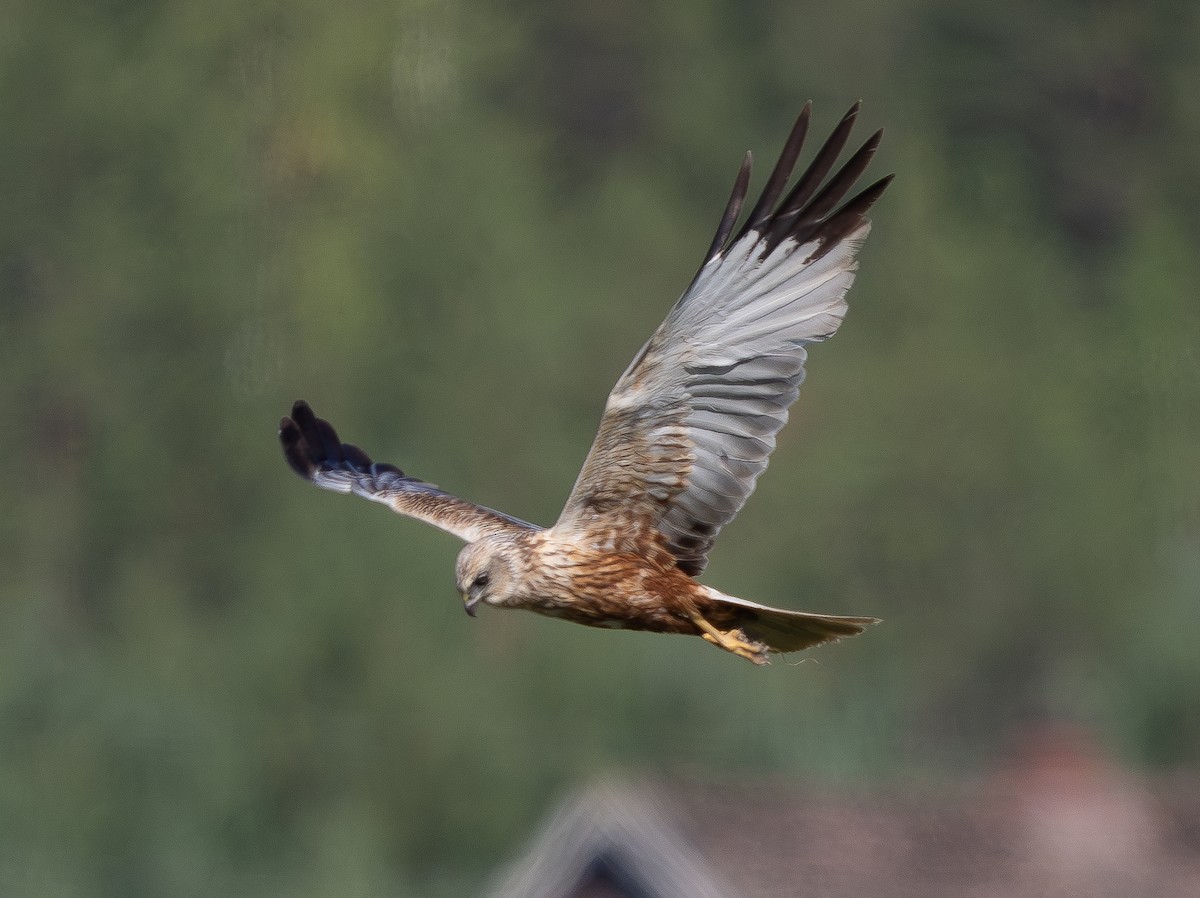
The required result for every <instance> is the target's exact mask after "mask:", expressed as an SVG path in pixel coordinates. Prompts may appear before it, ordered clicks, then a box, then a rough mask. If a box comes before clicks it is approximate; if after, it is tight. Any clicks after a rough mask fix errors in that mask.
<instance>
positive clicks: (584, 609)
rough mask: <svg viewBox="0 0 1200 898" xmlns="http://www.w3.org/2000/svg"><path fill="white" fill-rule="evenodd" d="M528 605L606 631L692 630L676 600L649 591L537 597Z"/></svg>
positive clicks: (545, 612) (544, 612) (532, 609)
mask: <svg viewBox="0 0 1200 898" xmlns="http://www.w3.org/2000/svg"><path fill="white" fill-rule="evenodd" d="M525 607H527V608H528V609H529V610H530V611H536V612H537V613H538V614H544V615H546V616H547V617H556V618H559V619H560V620H568V621H572V622H574V623H577V624H583V625H584V626H588V627H602V628H604V629H607V630H649V631H652V632H656V633H690V632H692V629H693V628H692V627H690V626H689V624H688V621H687V619H686V617H684V616H682V615H681V614H680V613H679V612H678V611H677V610H676V609H675V608H674V603H672V602H668V601H664V600H663V598H662V597H661V596H655V595H650V594H646V593H626V594H622V595H603V596H597V595H588V594H582V595H570V596H555V597H554V598H552V599H548V600H536V599H535V600H533V601H531V602H529V603H528V604H527V605H526V606H525Z"/></svg>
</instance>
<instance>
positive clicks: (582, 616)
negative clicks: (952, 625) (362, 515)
mask: <svg viewBox="0 0 1200 898" xmlns="http://www.w3.org/2000/svg"><path fill="white" fill-rule="evenodd" d="M856 113H857V106H856V107H855V108H854V109H852V110H851V111H850V113H849V114H847V116H846V117H845V118H843V120H842V122H841V124H839V126H838V128H837V129H836V130H835V131H834V134H833V136H832V137H831V138H830V139H829V140H828V141H827V142H826V143H825V145H824V146H823V147H822V149H821V150H820V151H819V152H818V154H817V156H816V158H815V159H814V161H813V162H812V164H811V165H810V166H809V168H808V170H807V171H806V172H805V173H804V174H803V175H802V176H801V177H800V179H799V180H798V181H797V182H796V184H795V186H793V187H792V189H791V191H790V192H789V193H788V194H787V196H785V197H783V199H782V200H780V196H781V195H782V193H783V188H784V186H785V185H786V182H787V181H788V179H789V177H790V174H791V170H792V167H793V165H794V163H795V161H796V157H797V155H798V154H799V151H800V147H801V144H802V142H803V138H804V135H805V132H806V130H807V126H808V116H809V108H808V107H807V106H806V107H805V109H804V112H803V113H801V116H800V119H799V120H798V121H797V123H796V127H795V128H794V129H793V131H792V134H791V137H790V138H789V140H788V142H787V145H786V146H785V147H784V151H783V154H782V156H781V158H780V161H779V163H778V164H777V165H776V167H775V170H774V172H773V173H772V175H771V177H770V178H769V179H768V182H767V185H766V187H765V188H764V191H763V195H762V197H761V198H760V200H759V201H758V203H757V204H756V205H755V207H754V209H753V210H752V211H751V212H750V213H749V216H748V218H747V221H746V222H745V224H744V225H743V227H742V229H741V230H740V231H739V232H738V233H737V234H736V235H734V236H732V237H731V235H732V234H733V228H734V226H735V225H736V223H737V219H738V215H739V212H740V210H741V205H742V201H743V200H744V198H745V194H746V188H747V184H748V180H749V173H750V170H749V156H748V155H747V159H746V162H745V163H744V164H743V166H742V170H741V172H740V173H739V175H738V179H737V182H736V184H735V186H734V192H733V195H732V196H731V197H730V201H729V204H728V205H727V207H726V210H725V214H724V215H723V216H722V219H721V224H720V225H719V227H718V229H717V234H716V237H715V238H714V240H713V244H712V246H711V248H710V249H709V252H708V254H707V255H706V257H705V261H704V264H703V265H702V267H701V269H700V271H699V273H698V274H697V275H696V278H695V280H694V281H693V282H692V285H691V286H690V287H689V288H688V290H686V291H685V292H684V294H683V296H682V297H681V298H680V299H679V301H678V302H677V303H676V304H675V306H674V308H672V310H671V312H670V314H668V316H667V319H666V321H664V322H663V324H662V326H661V327H660V328H659V329H658V330H657V331H656V332H655V333H654V334H653V335H652V336H651V338H650V340H649V341H648V342H647V343H646V345H645V346H644V347H643V348H642V350H641V351H640V352H639V353H638V355H637V356H636V357H635V358H634V360H633V362H632V363H631V364H630V366H629V368H628V369H627V370H626V372H625V374H624V375H622V377H621V378H620V380H619V381H618V382H617V385H616V387H614V388H613V391H612V393H611V394H610V396H609V399H608V403H607V405H606V406H605V413H604V417H603V419H602V421H601V425H600V430H599V433H598V434H597V435H596V440H595V442H594V443H593V445H592V449H591V452H590V453H589V454H588V457H587V460H586V461H585V462H584V466H583V469H582V471H581V472H580V475H579V479H578V480H577V482H576V484H575V487H574V489H573V490H572V491H571V495H570V497H569V498H568V500H567V503H566V506H565V508H564V509H563V512H562V514H561V515H560V517H559V520H558V522H557V523H556V524H555V525H554V526H553V527H550V528H548V529H542V528H540V527H538V526H536V525H534V524H529V523H527V522H525V521H521V520H518V519H516V518H513V517H510V516H508V515H504V514H502V513H500V512H496V511H492V510H491V509H487V508H483V507H482V506H478V505H475V504H473V503H470V502H467V501H465V500H463V499H460V498H458V497H456V496H452V495H450V494H448V493H445V492H443V491H441V490H439V489H438V488H437V487H434V486H432V485H431V484H428V483H424V482H423V481H420V480H417V479H416V478H413V477H410V476H408V475H406V474H405V473H404V472H402V471H401V470H400V469H399V468H396V467H394V466H392V465H386V464H378V463H375V462H373V461H372V460H371V459H370V457H369V456H367V455H366V453H364V452H363V451H362V450H361V449H359V448H357V447H356V446H352V445H350V444H348V443H342V442H341V440H340V439H339V437H338V436H337V433H336V432H335V431H334V429H333V428H332V427H331V426H330V425H329V424H328V423H327V422H325V421H322V420H321V419H319V418H317V417H316V416H315V415H314V414H313V413H312V411H311V409H309V407H308V406H307V404H305V403H304V402H297V403H296V404H295V406H294V407H293V409H292V414H291V417H289V418H284V419H283V421H282V422H281V424H280V439H281V441H282V443H283V448H284V454H285V455H286V457H287V459H288V461H289V463H290V464H291V466H292V467H293V469H294V470H296V472H297V473H299V474H300V475H301V476H302V477H305V478H306V479H309V480H311V481H312V482H313V483H315V484H316V485H317V486H320V487H323V488H325V489H330V490H335V491H338V492H352V493H355V494H357V495H361V496H363V497H365V498H369V499H372V500H374V501H377V502H382V503H384V504H387V505H389V506H390V507H391V508H392V509H393V510H395V511H397V512H399V513H401V514H405V515H408V516H411V517H415V518H418V519H420V520H424V521H426V522H428V523H431V524H434V525H435V526H438V527H441V528H442V529H444V530H447V531H449V532H451V533H454V534H455V535H457V536H459V537H460V538H462V539H464V540H466V542H467V546H466V547H465V548H464V549H463V550H462V552H461V553H460V555H459V558H458V562H457V565H456V580H457V585H458V589H459V591H460V593H462V595H463V599H464V602H465V604H466V608H467V611H468V612H469V613H470V614H472V615H474V613H475V610H476V607H477V606H478V605H479V604H481V603H482V604H486V605H491V606H493V607H499V608H524V609H527V610H530V611H535V612H538V613H540V614H545V615H549V616H551V617H558V618H562V619H564V620H569V621H574V622H575V623H580V624H585V625H588V626H593V627H605V628H613V629H631V630H649V631H653V632H661V633H682V634H689V635H696V636H700V637H702V638H704V639H705V640H707V641H709V642H711V643H713V644H714V645H717V646H719V647H721V648H723V649H726V650H727V651H730V652H733V653H734V654H737V655H739V656H741V657H744V658H747V659H748V660H751V661H754V662H756V663H765V662H766V660H767V654H768V652H772V651H774V652H790V651H798V650H800V649H803V648H807V647H809V646H812V645H816V644H819V643H821V642H827V641H831V640H836V639H838V638H841V637H844V636H852V635H855V634H857V633H859V632H861V631H862V630H863V628H864V627H866V626H867V625H869V624H871V623H874V622H875V620H874V618H869V617H841V616H834V615H820V614H810V613H807V612H799V611H788V610H784V609H778V608H769V607H767V606H763V605H757V604H755V603H753V602H748V601H746V600H744V599H738V598H734V597H732V596H727V595H725V594H723V593H721V592H718V591H717V590H715V589H713V588H711V587H709V586H705V585H703V584H701V583H700V582H698V581H697V580H696V579H695V575H697V574H699V573H700V572H701V571H703V569H704V566H705V564H706V563H707V556H708V552H709V550H710V549H711V547H712V544H713V541H714V540H715V539H716V536H717V534H718V533H719V532H720V529H721V528H722V527H723V526H724V525H725V524H726V523H728V522H729V521H730V520H731V519H732V518H733V517H734V515H736V514H737V512H738V511H739V510H740V509H741V507H742V505H743V504H744V503H745V501H746V498H747V497H748V496H749V495H750V493H751V492H752V491H753V489H754V486H755V483H756V481H757V479H758V476H759V475H760V474H761V473H762V471H763V470H764V469H765V468H766V465H767V458H768V456H769V455H770V453H771V451H772V450H773V449H774V445H775V434H776V433H777V432H778V431H779V429H780V428H781V427H782V426H783V425H784V423H785V422H786V420H787V410H788V407H789V406H790V405H791V404H792V403H793V402H794V401H795V399H796V397H797V395H798V393H799V387H800V383H801V382H802V381H803V379H804V361H805V359H806V357H807V352H806V349H805V347H806V346H807V345H809V344H812V343H816V342H820V341H822V340H824V339H826V338H827V337H829V336H830V335H832V334H833V332H834V331H835V330H836V329H837V327H838V325H839V324H840V323H841V320H842V317H843V315H844V314H845V309H846V304H845V300H844V295H845V292H846V290H847V289H849V286H850V283H851V281H852V280H853V276H854V270H855V268H856V267H857V265H856V262H855V261H854V256H855V252H856V250H857V248H858V245H859V244H860V243H861V242H862V240H863V238H865V237H866V234H867V231H868V230H869V227H870V225H869V222H868V221H867V219H866V218H865V213H866V211H867V209H869V208H870V206H871V204H872V203H874V201H875V200H876V199H878V197H879V195H880V194H881V193H882V192H883V189H884V188H885V187H886V186H887V183H888V182H889V181H890V177H889V178H885V179H883V180H881V181H879V182H876V183H875V184H873V185H871V186H870V187H868V188H867V189H866V190H864V191H862V192H861V193H859V194H858V195H857V196H855V197H853V198H851V199H849V200H847V201H845V202H842V200H843V198H844V196H845V194H846V193H847V192H848V191H849V189H850V188H851V187H852V186H853V184H854V181H855V180H857V178H858V177H859V175H861V173H862V171H863V170H864V169H865V168H866V165H867V163H868V162H869V160H870V158H871V156H872V154H873V153H874V151H875V147H876V146H877V144H878V141H879V137H880V134H879V133H876V134H875V135H874V136H873V137H872V138H871V139H870V140H868V141H867V143H866V144H865V145H864V146H863V147H862V148H861V149H860V150H859V151H858V152H857V153H856V154H855V155H854V156H853V157H852V158H851V159H850V160H849V161H848V162H847V163H846V164H845V165H844V166H843V167H842V168H841V169H840V170H839V171H838V172H837V173H835V174H834V175H833V177H832V178H830V179H829V181H828V182H826V181H825V179H826V176H827V175H828V174H829V171H830V170H831V169H832V166H833V164H834V162H835V160H836V157H837V155H838V154H839V152H840V151H841V149H842V147H843V145H844V143H845V141H846V139H847V137H848V135H849V130H850V126H851V125H852V123H853V120H854V117H855V115H856Z"/></svg>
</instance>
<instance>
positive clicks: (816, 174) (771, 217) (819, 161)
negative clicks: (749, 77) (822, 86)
mask: <svg viewBox="0 0 1200 898" xmlns="http://www.w3.org/2000/svg"><path fill="white" fill-rule="evenodd" d="M861 108H862V100H859V101H858V102H856V103H855V104H854V105H853V106H851V107H850V109H849V110H848V111H847V112H846V114H845V115H843V116H842V118H841V120H840V121H839V122H838V124H837V126H836V127H835V128H834V129H833V131H832V132H831V133H830V136H829V138H828V139H827V140H826V141H825V143H824V144H822V146H821V148H820V149H819V150H818V151H817V153H816V155H815V156H814V157H813V160H812V162H811V163H809V166H808V168H807V169H805V170H804V173H803V174H801V175H800V177H799V178H798V179H797V180H796V181H795V183H794V184H793V186H792V187H791V189H790V190H789V191H788V193H787V194H786V196H784V195H783V193H784V189H785V188H786V186H787V182H788V181H789V180H790V178H791V175H792V170H793V168H794V167H795V164H796V160H797V159H798V158H799V155H800V150H801V148H802V146H803V143H804V139H805V136H806V135H807V133H808V128H809V122H810V119H811V110H812V103H811V101H810V102H808V103H806V104H805V106H804V109H803V110H801V112H800V115H799V117H797V119H796V123H795V125H794V126H793V127H792V130H791V133H790V134H789V135H788V139H787V142H786V143H785V144H784V147H783V150H782V151H781V153H780V156H779V161H778V162H777V163H776V164H775V168H774V169H773V170H772V172H771V176H770V177H769V178H768V179H767V183H766V184H765V185H764V186H763V191H762V194H761V196H760V197H759V199H758V201H757V202H756V203H755V204H754V207H753V208H752V209H751V211H750V214H749V215H748V216H747V217H746V222H745V224H743V225H742V227H741V229H740V230H738V231H737V233H736V235H735V236H733V238H732V239H730V235H731V234H733V233H734V231H733V228H734V224H735V223H736V220H737V215H738V212H739V211H740V209H741V206H742V203H743V202H744V200H745V197H746V192H747V186H748V185H747V183H746V182H747V181H748V178H749V169H748V164H747V163H743V165H742V169H741V171H739V173H738V178H737V181H736V182H735V183H734V190H733V194H732V196H731V197H730V201H729V203H728V204H727V205H726V207H725V212H724V214H723V215H722V217H721V223H720V226H719V227H718V228H717V234H716V237H715V238H714V240H713V244H712V246H711V247H710V249H709V251H708V253H707V254H706V255H705V257H704V264H706V265H707V264H708V263H709V262H711V261H712V260H713V259H715V258H717V257H718V256H720V255H721V253H723V252H725V251H727V250H728V249H729V248H730V246H732V245H733V244H734V243H736V242H737V241H739V240H741V239H742V237H744V236H746V235H747V234H750V233H757V234H758V235H759V238H760V243H759V245H760V246H761V249H760V250H759V251H758V253H759V258H763V257H765V256H767V255H770V253H771V252H772V251H773V250H774V249H775V248H776V247H778V246H779V245H780V244H781V243H783V242H784V241H786V240H792V241H795V242H796V243H797V244H803V243H808V242H810V241H817V244H818V246H817V250H816V252H815V253H814V256H820V255H822V254H823V253H824V252H826V251H827V250H828V249H829V248H830V247H832V246H835V245H836V244H837V242H838V241H839V240H841V239H843V238H844V237H846V236H847V235H848V234H850V233H852V232H853V231H854V230H855V229H856V228H857V227H858V226H859V225H860V224H861V223H862V222H863V220H864V216H865V214H866V212H867V210H868V209H869V208H870V207H871V205H872V204H873V203H874V202H875V201H876V200H877V199H879V197H880V195H881V194H882V193H883V191H884V189H886V187H887V185H888V184H890V183H891V180H892V176H891V175H888V176H887V177H886V178H883V179H881V180H879V181H876V182H875V183H874V184H872V185H871V186H870V187H868V188H867V189H866V190H864V191H862V192H861V193H859V194H857V195H855V196H854V197H853V198H852V199H850V200H848V201H846V202H843V200H844V199H845V197H846V195H847V194H849V192H850V191H851V190H852V189H853V188H854V185H855V183H856V182H857V181H858V179H859V178H860V177H861V176H862V175H863V173H864V172H865V171H866V169H867V166H868V164H869V163H870V161H871V157H873V156H874V155H875V151H876V149H878V147H879V142H880V140H881V139H882V137H883V130H882V129H880V130H878V131H876V132H875V133H874V134H872V135H871V136H870V137H869V138H867V140H866V141H865V142H864V143H863V145H862V146H861V147H859V149H858V150H857V151H856V152H855V153H854V154H853V155H852V156H851V157H850V159H849V160H847V161H846V163H845V164H843V165H842V167H841V168H840V169H838V170H837V172H835V173H834V174H833V176H832V177H829V174H830V172H831V171H833V167H834V164H835V163H836V162H837V158H838V156H840V155H841V152H842V150H843V149H844V148H845V145H846V142H847V141H848V140H849V138H850V132H851V130H852V129H853V127H854V123H855V121H856V120H857V118H858V113H859V110H860V109H861ZM827 179H828V180H827ZM781 196H783V199H782V200H781V199H780V197H781ZM735 200H736V202H735Z"/></svg>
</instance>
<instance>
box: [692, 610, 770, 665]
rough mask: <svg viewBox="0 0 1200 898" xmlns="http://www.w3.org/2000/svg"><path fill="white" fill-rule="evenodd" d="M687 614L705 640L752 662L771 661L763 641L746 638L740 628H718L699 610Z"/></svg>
mask: <svg viewBox="0 0 1200 898" xmlns="http://www.w3.org/2000/svg"><path fill="white" fill-rule="evenodd" d="M688 616H689V617H690V618H691V619H692V623H694V624H695V625H696V626H697V627H699V628H700V636H701V638H702V639H704V641H705V642H710V643H712V644H713V645H715V646H716V647H717V648H722V649H724V650H725V651H727V652H730V653H731V654H734V655H737V656H738V657H739V658H745V659H746V660H747V661H749V662H751V663H753V664H759V665H762V664H770V663H771V659H770V656H769V650H768V648H767V646H766V645H765V644H764V643H761V642H755V641H752V640H750V639H747V638H746V634H745V633H743V632H742V631H741V630H718V629H717V628H716V627H714V626H713V625H712V624H710V623H709V622H708V621H707V620H705V619H704V617H703V616H702V615H701V614H700V613H699V612H694V613H691V614H689V615H688Z"/></svg>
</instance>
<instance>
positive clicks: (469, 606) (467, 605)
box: [462, 592, 479, 617]
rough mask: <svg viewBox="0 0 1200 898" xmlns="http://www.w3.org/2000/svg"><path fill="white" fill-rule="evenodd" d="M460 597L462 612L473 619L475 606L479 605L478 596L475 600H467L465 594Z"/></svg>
mask: <svg viewBox="0 0 1200 898" xmlns="http://www.w3.org/2000/svg"><path fill="white" fill-rule="evenodd" d="M462 597H463V610H464V611H466V612H467V614H468V615H469V616H470V617H474V616H475V606H476V605H478V604H479V596H476V597H475V598H473V599H471V598H468V597H467V594H466V593H465V592H464V593H463V594H462Z"/></svg>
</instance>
